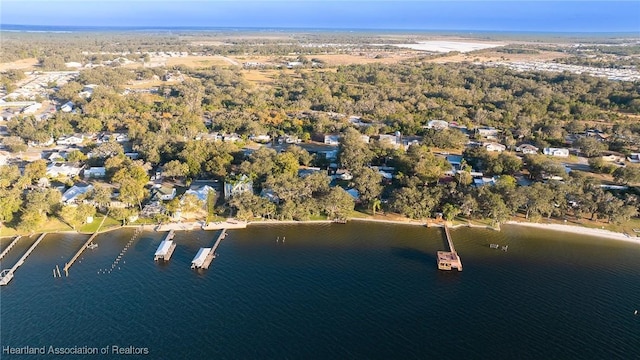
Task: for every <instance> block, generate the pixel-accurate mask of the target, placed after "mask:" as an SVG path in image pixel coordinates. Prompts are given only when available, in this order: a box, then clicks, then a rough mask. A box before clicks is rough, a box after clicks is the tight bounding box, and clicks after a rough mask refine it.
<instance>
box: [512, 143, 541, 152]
mask: <svg viewBox="0 0 640 360" xmlns="http://www.w3.org/2000/svg"><path fill="white" fill-rule="evenodd" d="M538 150H540V149H538V148H537V147H535V146H533V145H531V144H522V145H519V146H518V147H516V151H518V152H521V153H523V154H537V153H538Z"/></svg>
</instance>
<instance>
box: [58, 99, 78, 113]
mask: <svg viewBox="0 0 640 360" xmlns="http://www.w3.org/2000/svg"><path fill="white" fill-rule="evenodd" d="M74 106H75V104H74V103H73V101H67V102H66V103H65V104H64V105H62V106H60V111H62V112H66V113H68V112H71V111H72V110H73V107H74Z"/></svg>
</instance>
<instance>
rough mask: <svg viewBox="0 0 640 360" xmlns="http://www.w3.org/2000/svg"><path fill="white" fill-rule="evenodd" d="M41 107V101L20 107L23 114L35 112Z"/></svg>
mask: <svg viewBox="0 0 640 360" xmlns="http://www.w3.org/2000/svg"><path fill="white" fill-rule="evenodd" d="M41 107H42V104H41V103H35V104H31V105H29V106H26V107H25V108H23V109H22V113H23V114H35V112H36V111H38V110H39V109H40V108H41Z"/></svg>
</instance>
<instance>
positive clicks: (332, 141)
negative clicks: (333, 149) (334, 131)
mask: <svg viewBox="0 0 640 360" xmlns="http://www.w3.org/2000/svg"><path fill="white" fill-rule="evenodd" d="M324 143H325V144H327V145H339V144H340V135H325V136H324Z"/></svg>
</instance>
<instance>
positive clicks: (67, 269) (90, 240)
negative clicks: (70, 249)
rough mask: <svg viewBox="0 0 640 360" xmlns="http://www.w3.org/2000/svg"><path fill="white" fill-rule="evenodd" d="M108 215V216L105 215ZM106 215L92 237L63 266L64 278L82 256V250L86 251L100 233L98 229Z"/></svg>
mask: <svg viewBox="0 0 640 360" xmlns="http://www.w3.org/2000/svg"><path fill="white" fill-rule="evenodd" d="M107 215H108V214H107ZM107 215H105V216H104V217H103V218H102V222H100V225H98V229H96V232H94V233H93V235H91V237H89V239H88V240H87V241H86V242H85V243H84V245H82V247H81V248H80V249H79V250H78V252H76V254H75V255H73V257H72V258H71V260H70V261H69V262H67V263H65V264H64V268H63V270H64V274H65V275H66V276H69V269H70V268H71V266H72V265H73V263H74V262H76V260H78V258H79V257H80V255H82V252H83V251H84V249H86V248H87V247H88V246H89V244H91V242H92V241H93V239H95V238H96V236H98V231H100V228H101V227H102V224H104V221H105V220H106V219H107Z"/></svg>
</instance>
